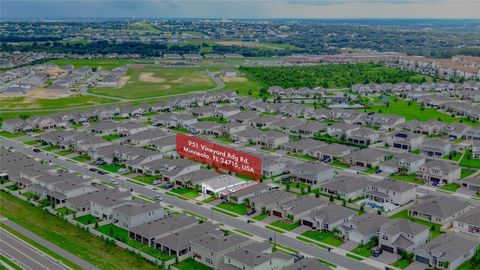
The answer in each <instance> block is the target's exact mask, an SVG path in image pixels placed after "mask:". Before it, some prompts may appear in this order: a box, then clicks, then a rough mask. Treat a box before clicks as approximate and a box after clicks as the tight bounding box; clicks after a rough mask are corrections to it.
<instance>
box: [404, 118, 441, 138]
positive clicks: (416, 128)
mask: <svg viewBox="0 0 480 270" xmlns="http://www.w3.org/2000/svg"><path fill="white" fill-rule="evenodd" d="M402 127H403V128H404V129H406V130H408V131H411V132H413V133H418V134H422V135H439V134H441V133H442V132H443V130H444V129H445V124H444V123H442V122H440V121H437V120H431V121H428V122H420V121H417V120H413V121H409V122H406V123H405V124H403V125H402Z"/></svg>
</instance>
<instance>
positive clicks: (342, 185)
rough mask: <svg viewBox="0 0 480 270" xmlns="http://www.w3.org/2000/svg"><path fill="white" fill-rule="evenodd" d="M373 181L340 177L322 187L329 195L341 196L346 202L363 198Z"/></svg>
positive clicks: (363, 178) (362, 178) (353, 177)
mask: <svg viewBox="0 0 480 270" xmlns="http://www.w3.org/2000/svg"><path fill="white" fill-rule="evenodd" d="M370 184H371V181H370V180H368V179H367V178H365V177H356V176H340V177H337V178H334V179H333V180H332V181H329V182H327V183H325V184H322V185H321V186H320V189H321V190H322V191H323V192H325V193H328V194H331V195H334V196H340V198H344V199H346V200H353V199H356V198H359V197H363V196H364V195H365V193H366V192H367V191H368V189H369V186H370Z"/></svg>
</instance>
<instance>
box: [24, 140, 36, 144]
mask: <svg viewBox="0 0 480 270" xmlns="http://www.w3.org/2000/svg"><path fill="white" fill-rule="evenodd" d="M39 142H40V141H39V140H33V141H28V142H23V143H24V144H26V145H36V144H38V143H39Z"/></svg>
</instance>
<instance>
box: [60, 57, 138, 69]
mask: <svg viewBox="0 0 480 270" xmlns="http://www.w3.org/2000/svg"><path fill="white" fill-rule="evenodd" d="M133 62H134V61H133V60H128V59H57V60H51V61H50V63H52V64H56V65H57V66H59V67H63V66H65V65H73V66H74V67H75V68H81V67H86V66H88V67H91V68H98V67H101V68H102V69H105V70H112V69H114V68H116V67H120V66H123V65H126V64H130V63H133Z"/></svg>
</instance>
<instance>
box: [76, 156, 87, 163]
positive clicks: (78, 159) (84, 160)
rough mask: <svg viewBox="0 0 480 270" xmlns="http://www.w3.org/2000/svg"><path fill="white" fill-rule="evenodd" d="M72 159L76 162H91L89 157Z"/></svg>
mask: <svg viewBox="0 0 480 270" xmlns="http://www.w3.org/2000/svg"><path fill="white" fill-rule="evenodd" d="M72 159H73V160H76V161H78V162H88V161H90V160H91V158H90V157H89V156H78V157H74V158H72Z"/></svg>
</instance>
